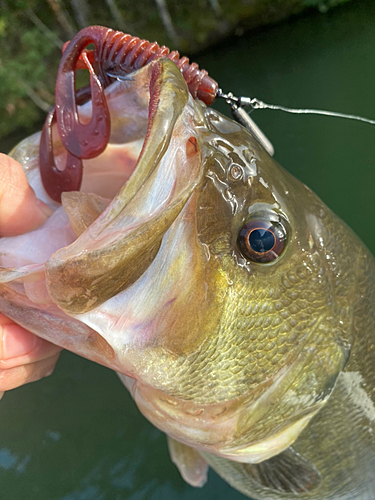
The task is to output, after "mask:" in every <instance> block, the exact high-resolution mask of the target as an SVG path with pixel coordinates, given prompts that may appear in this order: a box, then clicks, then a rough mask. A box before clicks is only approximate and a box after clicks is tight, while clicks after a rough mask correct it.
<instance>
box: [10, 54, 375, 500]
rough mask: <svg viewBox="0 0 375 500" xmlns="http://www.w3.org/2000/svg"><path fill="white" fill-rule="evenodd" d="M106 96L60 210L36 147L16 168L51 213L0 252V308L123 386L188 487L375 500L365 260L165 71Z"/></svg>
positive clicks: (369, 283)
mask: <svg viewBox="0 0 375 500" xmlns="http://www.w3.org/2000/svg"><path fill="white" fill-rule="evenodd" d="M155 75H156V76H155ZM106 94H107V102H108V105H109V110H110V113H111V123H112V129H111V138H110V143H109V145H108V147H107V149H106V150H105V151H104V153H102V155H100V156H99V157H98V158H97V159H95V160H87V161H85V162H84V163H85V165H84V167H85V168H84V178H83V184H82V190H81V191H80V192H70V193H64V194H63V198H62V205H60V204H58V203H55V202H53V201H52V200H51V199H49V198H48V195H47V194H46V192H45V191H44V188H43V186H42V183H41V179H40V172H39V164H38V153H37V151H38V143H39V136H38V135H37V136H34V137H32V138H30V139H27V140H26V141H24V142H23V143H21V144H20V145H19V146H18V147H17V148H16V149H15V150H14V151H13V152H12V155H13V157H14V158H16V159H17V160H19V161H20V162H21V163H22V164H23V165H24V169H25V171H26V173H27V176H28V180H29V182H30V185H31V186H32V187H33V188H34V190H35V191H36V194H37V196H38V197H39V198H40V199H42V200H43V201H45V202H46V203H47V204H49V206H50V207H51V208H53V209H54V210H55V211H54V214H53V215H52V216H51V217H50V219H49V220H48V221H47V222H46V223H45V224H44V226H42V227H41V228H39V229H38V230H36V231H33V232H30V233H28V234H25V235H22V236H17V237H12V238H2V239H1V240H0V266H1V272H0V281H1V285H0V311H1V312H3V313H4V314H6V315H7V316H9V317H10V318H12V319H13V320H14V321H16V322H18V323H19V324H21V325H22V326H25V327H26V328H28V329H29V330H31V331H33V332H35V333H36V334H37V335H39V336H41V337H43V338H46V339H47V340H49V341H51V342H54V343H56V344H58V345H60V346H62V347H65V348H67V349H70V350H71V351H73V352H76V353H78V354H80V355H82V356H85V357H87V358H89V359H92V360H94V361H97V362H99V363H102V364H104V365H106V366H108V367H110V368H112V369H114V370H116V371H118V372H119V374H120V377H121V379H122V380H123V381H124V383H125V385H126V386H127V387H128V389H129V390H130V392H131V394H132V396H133V398H134V400H135V402H136V404H137V405H138V407H139V409H140V410H141V412H142V413H143V414H144V415H145V416H146V417H147V418H148V419H149V420H150V421H151V422H152V423H153V424H154V425H156V426H157V427H158V428H159V429H161V430H163V431H164V432H166V434H167V435H168V440H169V448H170V452H171V456H172V460H173V461H174V462H175V463H176V465H177V466H178V468H179V470H180V472H181V474H182V476H183V477H184V478H185V480H186V481H187V482H188V483H189V484H192V485H194V486H201V485H203V484H204V482H205V480H206V474H207V467H208V465H210V466H211V467H213V468H214V469H215V470H216V471H217V472H218V473H219V474H220V475H221V476H222V477H223V478H224V479H225V480H227V481H228V483H229V484H231V485H232V486H233V487H235V488H237V489H238V490H239V491H241V492H243V493H244V494H246V495H248V496H249V497H251V498H254V499H259V500H261V499H264V500H271V499H292V498H301V499H315V500H323V499H331V500H349V499H360V500H368V499H373V498H375V493H374V491H375V478H374V472H375V438H374V435H373V431H374V426H375V424H374V420H375V406H374V398H375V394H374V390H375V389H374V388H375V373H374V372H375V368H374V366H373V350H374V341H375V339H374V333H375V332H374V320H375V262H374V258H373V257H372V256H371V254H370V253H369V252H368V250H367V249H366V247H365V246H364V245H363V244H362V243H361V242H360V240H359V239H358V238H357V237H356V236H355V234H354V233H353V232H352V231H351V230H350V229H349V228H348V227H347V226H346V225H345V224H344V223H343V222H342V221H341V220H340V219H338V218H337V217H336V216H335V215H334V214H333V213H332V212H331V211H330V210H329V209H328V208H327V207H326V206H325V205H324V204H323V203H322V202H321V200H319V198H317V196H315V195H314V194H313V193H312V192H311V191H310V190H309V189H308V188H307V187H306V186H304V185H303V184H302V183H301V182H299V181H298V180H296V179H295V178H294V177H293V176H291V175H290V174H289V173H288V172H287V171H285V170H283V169H282V168H281V167H280V166H279V165H278V164H277V163H276V162H275V161H274V160H273V159H272V158H271V157H270V156H269V155H268V154H267V153H266V152H265V151H264V149H263V148H262V147H261V146H260V145H259V144H258V143H257V141H256V140H255V139H254V138H253V137H252V136H251V135H250V134H249V133H248V132H246V130H244V129H243V128H242V127H241V126H240V125H238V124H237V123H235V122H233V121H231V120H229V119H227V118H225V117H224V116H222V115H220V114H219V113H217V112H215V111H213V110H212V109H210V108H207V107H206V106H205V105H203V104H202V103H201V102H199V101H195V100H194V99H192V97H191V96H190V95H189V92H188V90H187V87H186V83H185V81H184V79H183V78H182V76H181V73H180V72H179V70H178V69H177V67H176V66H175V65H174V63H172V62H171V61H168V60H161V61H157V62H154V63H151V64H150V65H148V66H146V67H145V68H143V69H141V70H139V71H138V72H137V73H134V74H133V75H132V79H131V80H128V81H123V82H117V83H115V84H113V85H112V86H110V87H109V88H108V89H107V91H106ZM90 113H91V110H90V103H88V104H86V105H84V106H82V107H81V108H80V118H81V120H82V121H83V122H84V121H85V120H86V121H89V119H90ZM54 151H55V158H56V162H57V164H59V163H60V164H63V163H64V161H65V158H64V152H63V148H61V144H60V142H59V137H58V134H57V133H56V131H55V133H54ZM353 248H354V249H355V254H354V253H353Z"/></svg>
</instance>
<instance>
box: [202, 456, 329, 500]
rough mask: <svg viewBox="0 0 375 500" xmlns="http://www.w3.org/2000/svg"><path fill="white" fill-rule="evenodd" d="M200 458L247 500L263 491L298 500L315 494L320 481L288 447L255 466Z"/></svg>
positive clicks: (221, 459) (306, 461) (311, 465)
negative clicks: (243, 494) (246, 496)
mask: <svg viewBox="0 0 375 500" xmlns="http://www.w3.org/2000/svg"><path fill="white" fill-rule="evenodd" d="M202 456H203V457H204V458H205V460H206V461H207V462H208V464H209V465H210V466H211V467H212V468H213V469H214V470H215V471H216V472H217V473H218V474H219V475H220V476H221V477H223V478H224V479H225V480H226V481H227V482H228V483H229V484H231V485H232V486H233V487H234V488H236V489H238V490H239V491H241V492H242V493H245V494H247V495H250V496H251V495H255V494H256V493H257V492H262V491H264V490H265V489H267V490H268V491H272V492H274V493H283V494H292V495H295V496H296V497H298V496H299V495H302V494H304V493H310V492H311V491H313V490H315V488H317V487H318V486H319V485H320V483H321V479H322V478H321V475H320V473H319V471H318V470H317V469H316V468H315V467H314V465H313V464H312V463H311V462H309V461H308V460H306V459H305V458H304V457H302V456H301V455H300V454H299V453H297V452H296V451H294V450H293V449H292V448H291V447H289V448H287V449H286V450H285V451H283V452H282V453H280V454H279V455H276V456H274V457H272V458H270V459H268V460H265V461H263V462H260V463H258V464H248V463H240V462H234V461H232V460H228V459H226V458H222V457H217V456H214V455H209V454H207V453H202Z"/></svg>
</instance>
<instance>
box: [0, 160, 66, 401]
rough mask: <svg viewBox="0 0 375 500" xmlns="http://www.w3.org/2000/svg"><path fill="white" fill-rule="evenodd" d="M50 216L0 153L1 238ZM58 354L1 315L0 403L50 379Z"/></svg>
mask: <svg viewBox="0 0 375 500" xmlns="http://www.w3.org/2000/svg"><path fill="white" fill-rule="evenodd" d="M51 213H52V211H51V209H50V208H49V207H48V206H47V205H46V204H45V203H43V202H42V201H41V200H38V199H37V198H36V196H35V194H34V191H33V190H32V189H31V187H30V186H29V184H28V182H27V179H26V176H25V174H24V172H23V170H22V167H21V165H20V164H19V163H18V162H17V161H15V160H13V159H12V158H10V157H9V156H7V155H4V154H2V153H0V236H15V235H17V234H21V233H25V232H27V231H31V230H33V229H36V228H37V227H39V226H41V225H42V224H43V223H44V222H45V221H46V220H47V218H48V217H49V216H50V215H51ZM60 351H61V348H60V347H58V346H56V345H54V344H51V343H50V342H47V341H46V340H44V339H41V338H39V337H37V336H36V335H34V334H33V333H31V332H29V331H27V330H26V329H25V328H22V327H21V326H19V325H17V324H16V323H14V322H13V321H12V320H10V319H9V318H7V317H6V316H4V315H3V314H1V313H0V399H1V397H2V395H3V391H8V390H10V389H14V388H15V387H19V386H20V385H23V384H27V383H28V382H34V381H35V380H39V379H41V378H43V377H47V376H48V375H50V374H51V373H52V372H53V369H54V367H55V364H56V361H57V359H58V357H59V353H60Z"/></svg>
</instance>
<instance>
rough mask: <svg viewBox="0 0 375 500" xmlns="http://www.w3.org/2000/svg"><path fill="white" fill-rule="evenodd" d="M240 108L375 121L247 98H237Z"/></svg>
mask: <svg viewBox="0 0 375 500" xmlns="http://www.w3.org/2000/svg"><path fill="white" fill-rule="evenodd" d="M245 100H246V101H247V100H248V101H249V103H248V104H245V103H244V101H245ZM239 102H240V106H241V107H244V106H246V105H247V106H251V107H252V108H253V109H275V110H278V111H285V112H286V113H294V114H306V115H324V116H333V117H336V118H347V119H349V120H358V121H361V122H365V123H369V124H370V125H375V120H371V119H370V118H364V117H363V116H358V115H349V114H346V113H338V112H336V111H327V110H324V109H308V108H307V109H302V108H301V109H300V108H287V107H285V106H278V105H277V104H267V103H265V102H263V101H260V100H259V99H257V98H253V99H250V98H247V97H240V98H239Z"/></svg>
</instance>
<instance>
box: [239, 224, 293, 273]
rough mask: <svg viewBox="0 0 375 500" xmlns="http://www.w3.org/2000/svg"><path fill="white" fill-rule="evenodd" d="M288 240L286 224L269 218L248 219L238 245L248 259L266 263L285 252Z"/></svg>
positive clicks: (240, 234)
mask: <svg viewBox="0 0 375 500" xmlns="http://www.w3.org/2000/svg"><path fill="white" fill-rule="evenodd" d="M286 242H287V231H286V227H285V225H283V224H282V223H281V221H280V222H276V221H273V220H270V219H267V218H254V219H251V220H250V221H248V222H247V223H246V224H245V225H244V226H243V227H242V229H241V231H240V233H239V235H238V246H239V249H240V251H241V253H242V255H243V256H244V257H245V259H247V260H251V261H253V262H258V263H260V264H265V263H268V262H272V261H274V260H276V259H277V258H278V257H280V255H281V254H282V253H283V251H284V248H285V246H286Z"/></svg>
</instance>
